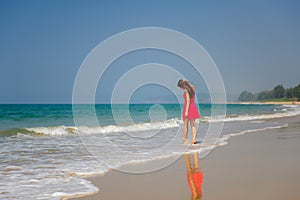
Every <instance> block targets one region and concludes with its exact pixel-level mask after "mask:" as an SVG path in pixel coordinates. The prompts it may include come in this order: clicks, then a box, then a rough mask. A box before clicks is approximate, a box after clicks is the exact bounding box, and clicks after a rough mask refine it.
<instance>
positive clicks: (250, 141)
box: [73, 116, 300, 200]
mask: <svg viewBox="0 0 300 200" xmlns="http://www.w3.org/2000/svg"><path fill="white" fill-rule="evenodd" d="M275 121H280V122H287V123H288V127H286V128H281V129H273V130H267V131H260V132H253V133H247V134H244V135H241V136H235V137H232V138H230V139H229V143H228V144H227V145H225V146H221V147H217V148H216V149H214V150H213V151H212V152H211V153H210V154H209V155H208V156H207V157H205V158H204V159H201V160H199V161H198V162H199V163H197V160H195V159H194V156H193V155H190V156H189V160H190V163H189V162H187V161H188V160H187V156H182V157H181V158H180V159H178V160H177V161H176V162H175V163H173V164H172V165H171V166H169V167H166V168H164V169H162V170H159V171H156V172H152V173H146V174H139V175H137V174H127V173H123V172H118V171H113V170H112V171H111V172H109V173H107V174H105V175H103V176H96V177H92V178H89V180H90V181H92V182H93V183H94V184H95V185H96V186H97V187H98V188H99V192H98V193H97V194H93V195H90V196H84V197H80V198H73V199H81V200H91V199H93V200H96V199H103V200H107V199H109V200H110V199H126V200H127V199H131V200H138V199H149V200H150V199H172V200H177V199H178V200H184V199H193V198H192V197H193V196H194V197H195V196H198V199H205V200H216V199H222V200H227V199H228V200H235V199H236V200H240V199H243V200H247V199H251V200H253V199H256V200H269V199H272V200H274V199H287V200H296V199H300V190H299V185H300V170H299V169H300V159H299V152H300V116H295V117H289V118H280V119H276V120H275ZM195 162H196V165H197V166H198V167H199V169H196V170H195ZM151 164H152V163H151V162H150V163H145V164H141V167H145V166H148V165H151ZM188 169H192V170H194V171H193V172H192V173H194V172H195V171H196V172H195V173H194V174H192V175H191V174H190V173H189V172H188V171H189V170H188ZM197 173H198V174H197ZM199 173H202V175H203V176H204V179H203V182H202V180H201V183H199V180H200V178H199V176H198V175H200V174H199ZM195 174H197V175H195ZM197 187H201V188H198V190H197V191H196V190H195V188H196V189H197ZM193 189H194V190H193ZM199 189H200V191H199ZM193 191H194V193H193ZM195 192H196V193H198V194H196V193H195ZM199 193H202V194H199ZM201 196H202V197H201ZM194 199H197V198H196V197H195V198H194Z"/></svg>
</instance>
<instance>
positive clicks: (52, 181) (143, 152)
mask: <svg viewBox="0 0 300 200" xmlns="http://www.w3.org/2000/svg"><path fill="white" fill-rule="evenodd" d="M214 106H215V107H216V108H218V105H214ZM219 106H220V108H221V107H222V106H223V105H219ZM211 108H212V105H210V104H201V105H199V110H200V113H201V119H200V120H197V127H198V130H197V131H198V134H197V141H200V142H201V141H203V140H204V139H205V133H206V131H207V129H208V126H209V124H210V123H220V122H221V121H222V122H225V125H224V128H223V130H222V134H221V135H220V137H219V138H218V141H217V143H216V145H214V146H218V145H226V144H227V141H228V139H229V138H230V137H231V136H235V135H240V134H244V133H247V132H253V131H258V130H266V129H270V128H281V127H285V126H287V125H286V124H280V123H276V122H274V121H270V120H267V119H272V118H277V117H284V116H292V115H297V114H300V109H299V107H298V106H294V105H240V104H230V105H226V108H227V111H226V112H227V113H226V118H225V119H220V117H219V116H211ZM91 109H92V110H95V112H96V117H97V124H95V123H94V120H92V116H91V115H90V112H89V111H90V110H91ZM181 109H182V105H178V104H166V105H151V104H132V105H114V106H111V105H79V106H77V109H76V111H75V112H78V113H79V114H80V116H81V117H82V118H83V119H84V121H81V124H78V123H75V122H74V118H73V114H74V113H73V110H72V105H69V104H67V105H62V104H59V105H8V104H6V105H0V143H1V149H0V155H1V160H0V171H1V172H0V198H1V199H60V198H61V197H63V196H69V195H76V194H88V193H93V192H96V191H98V190H99V189H100V190H101V188H97V187H96V186H94V185H93V184H92V183H91V182H89V181H88V180H86V179H84V177H86V176H90V175H98V174H104V173H106V172H107V171H108V170H109V169H110V168H118V167H122V166H123V165H126V164H130V163H136V162H139V163H142V162H148V161H151V160H155V159H160V158H165V157H168V156H173V155H174V154H178V155H180V154H182V153H183V151H187V152H189V151H195V150H196V151H197V150H198V149H197V148H196V149H195V148H192V149H189V148H185V146H184V145H182V126H183V123H182V120H181ZM78 113H77V114H78ZM116 113H119V116H115V114H116ZM126 113H127V114H126ZM128 114H129V116H130V119H128ZM120 115H121V116H120ZM116 117H117V118H119V119H122V120H121V123H120V120H116ZM220 120H221V121H220ZM170 142H172V145H166V144H169V143H170Z"/></svg>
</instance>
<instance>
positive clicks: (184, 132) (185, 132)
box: [183, 119, 189, 142]
mask: <svg viewBox="0 0 300 200" xmlns="http://www.w3.org/2000/svg"><path fill="white" fill-rule="evenodd" d="M183 124H184V127H183V142H186V141H187V135H188V132H189V127H188V125H189V120H188V119H184V120H183Z"/></svg>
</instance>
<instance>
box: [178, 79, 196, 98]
mask: <svg viewBox="0 0 300 200" xmlns="http://www.w3.org/2000/svg"><path fill="white" fill-rule="evenodd" d="M177 86H178V87H180V88H183V89H186V90H187V91H188V93H189V95H190V98H193V97H194V95H195V90H194V86H192V85H191V84H190V83H189V82H188V81H186V80H183V79H180V80H179V81H178V83H177Z"/></svg>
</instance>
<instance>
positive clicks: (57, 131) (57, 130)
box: [25, 118, 182, 136]
mask: <svg viewBox="0 0 300 200" xmlns="http://www.w3.org/2000/svg"><path fill="white" fill-rule="evenodd" d="M180 124H182V121H181V120H180V119H178V118H173V119H169V120H166V121H163V122H152V123H137V124H132V125H107V126H79V127H76V126H52V127H33V128H25V129H26V130H28V131H30V132H32V133H36V134H45V135H50V136H60V135H67V134H78V133H80V134H107V133H119V132H138V131H148V130H161V129H169V128H175V127H179V125H180Z"/></svg>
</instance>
